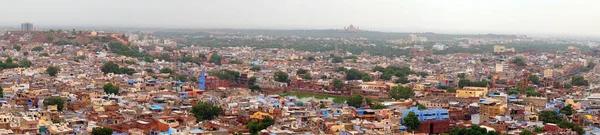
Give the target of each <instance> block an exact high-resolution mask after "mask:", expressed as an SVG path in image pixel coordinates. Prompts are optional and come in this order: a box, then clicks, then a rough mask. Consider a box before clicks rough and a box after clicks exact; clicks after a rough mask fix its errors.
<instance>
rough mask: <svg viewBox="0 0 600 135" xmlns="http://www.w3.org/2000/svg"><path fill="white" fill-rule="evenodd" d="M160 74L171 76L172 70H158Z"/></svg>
mask: <svg viewBox="0 0 600 135" xmlns="http://www.w3.org/2000/svg"><path fill="white" fill-rule="evenodd" d="M160 73H163V74H172V73H173V70H172V69H171V68H162V69H160Z"/></svg>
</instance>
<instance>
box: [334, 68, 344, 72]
mask: <svg viewBox="0 0 600 135" xmlns="http://www.w3.org/2000/svg"><path fill="white" fill-rule="evenodd" d="M335 72H346V68H345V67H337V68H335Z"/></svg>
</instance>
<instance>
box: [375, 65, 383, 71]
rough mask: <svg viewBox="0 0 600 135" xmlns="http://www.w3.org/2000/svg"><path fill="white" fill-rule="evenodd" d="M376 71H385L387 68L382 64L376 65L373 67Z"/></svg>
mask: <svg viewBox="0 0 600 135" xmlns="http://www.w3.org/2000/svg"><path fill="white" fill-rule="evenodd" d="M376 71H379V72H385V68H383V67H382V66H375V67H373V72H376Z"/></svg>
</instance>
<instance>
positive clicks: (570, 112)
mask: <svg viewBox="0 0 600 135" xmlns="http://www.w3.org/2000/svg"><path fill="white" fill-rule="evenodd" d="M560 113H561V114H564V115H567V116H570V115H573V107H571V105H567V106H565V107H563V108H561V109H560Z"/></svg>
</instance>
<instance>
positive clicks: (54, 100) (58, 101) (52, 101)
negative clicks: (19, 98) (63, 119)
mask: <svg viewBox="0 0 600 135" xmlns="http://www.w3.org/2000/svg"><path fill="white" fill-rule="evenodd" d="M43 104H44V106H46V107H47V106H50V105H56V106H57V107H56V108H57V109H58V111H62V110H63V107H64V106H65V99H63V98H62V97H58V96H53V97H49V98H46V99H44V102H43Z"/></svg>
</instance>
